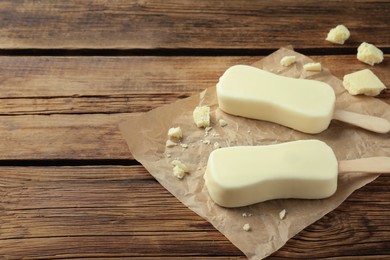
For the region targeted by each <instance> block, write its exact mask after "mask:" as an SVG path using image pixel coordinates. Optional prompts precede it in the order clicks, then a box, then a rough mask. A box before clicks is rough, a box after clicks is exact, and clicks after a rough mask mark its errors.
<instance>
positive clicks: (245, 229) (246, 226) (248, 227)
mask: <svg viewBox="0 0 390 260" xmlns="http://www.w3.org/2000/svg"><path fill="white" fill-rule="evenodd" d="M242 229H243V230H244V231H246V232H248V231H250V230H251V226H250V225H249V224H248V223H246V224H245V225H244V226H243V227H242Z"/></svg>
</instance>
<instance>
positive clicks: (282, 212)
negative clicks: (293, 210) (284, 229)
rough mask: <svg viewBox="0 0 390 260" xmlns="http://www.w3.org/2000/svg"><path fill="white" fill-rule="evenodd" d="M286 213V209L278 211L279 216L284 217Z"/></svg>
mask: <svg viewBox="0 0 390 260" xmlns="http://www.w3.org/2000/svg"><path fill="white" fill-rule="evenodd" d="M286 214H287V212H286V210H285V209H283V210H282V211H280V212H279V218H280V219H284V218H285V217H286Z"/></svg>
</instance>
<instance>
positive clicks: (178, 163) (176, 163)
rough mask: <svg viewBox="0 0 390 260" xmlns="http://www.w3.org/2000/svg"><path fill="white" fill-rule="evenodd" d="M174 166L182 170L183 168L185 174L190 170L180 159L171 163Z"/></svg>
mask: <svg viewBox="0 0 390 260" xmlns="http://www.w3.org/2000/svg"><path fill="white" fill-rule="evenodd" d="M171 164H172V166H179V167H180V168H182V169H183V170H184V171H185V172H188V168H187V166H186V165H185V164H184V163H182V162H181V161H180V160H178V159H175V160H173V161H172V162H171Z"/></svg>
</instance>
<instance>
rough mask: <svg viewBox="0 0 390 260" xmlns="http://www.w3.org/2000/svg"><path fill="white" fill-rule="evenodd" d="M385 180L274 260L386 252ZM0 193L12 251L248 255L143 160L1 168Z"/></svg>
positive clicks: (7, 252)
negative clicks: (125, 163)
mask: <svg viewBox="0 0 390 260" xmlns="http://www.w3.org/2000/svg"><path fill="white" fill-rule="evenodd" d="M389 184H390V177H389V176H381V177H379V178H378V179H377V180H376V181H374V182H373V183H370V184H369V185H367V186H365V187H364V188H362V189H360V190H358V191H356V192H355V193H354V194H353V195H352V196H351V197H350V198H349V199H348V200H347V201H345V202H344V203H343V204H342V205H341V206H340V207H339V208H338V209H336V210H335V211H333V212H331V213H329V214H328V215H326V216H325V217H324V218H322V219H321V220H319V221H317V222H316V223H314V224H313V225H311V226H309V227H308V228H306V229H305V230H304V231H302V232H301V233H299V234H298V235H297V236H295V237H294V238H293V239H291V240H290V241H289V242H288V243H287V244H286V245H285V246H284V247H283V248H282V249H281V250H279V251H278V252H276V253H275V254H274V255H273V256H272V258H271V259H273V258H275V259H284V258H294V259H296V258H307V257H310V258H311V259H318V258H326V257H333V256H334V255H337V256H339V257H340V258H341V259H342V258H343V257H350V256H355V257H356V256H358V257H363V256H369V257H370V256H371V257H377V258H379V257H380V256H385V255H388V254H390V248H389V247H388V236H389V230H390V221H389V218H388V215H389V213H390V207H389V196H390V191H389V189H388V188H387V187H388V185H389ZM0 198H1V199H0V227H1V233H0V255H2V256H4V257H5V258H6V259H18V258H21V257H27V258H29V259H30V258H34V259H35V258H39V259H56V258H73V257H78V258H110V257H141V259H144V258H145V259H147V258H148V257H156V256H159V257H166V258H170V257H185V256H187V257H202V259H203V257H204V256H209V257H210V259H212V258H211V256H217V257H221V256H225V257H238V258H240V259H244V257H243V255H242V253H241V252H240V251H239V250H237V249H236V248H235V247H234V246H233V245H232V244H231V243H230V242H229V241H228V240H227V239H226V238H225V237H224V236H223V235H221V234H220V233H219V232H218V231H216V230H215V229H214V228H213V227H212V226H211V224H209V223H208V222H207V221H205V220H203V219H202V218H200V217H199V216H197V215H196V214H195V213H194V212H192V211H191V210H189V209H187V208H186V207H185V206H184V205H183V204H181V203H180V202H179V201H177V199H176V198H174V197H173V196H172V195H171V194H170V193H169V192H168V191H166V190H165V189H164V188H163V187H162V186H161V185H160V184H158V183H157V182H156V181H155V179H154V178H153V177H152V176H151V175H149V174H148V173H147V172H146V170H145V169H144V168H143V167H141V166H84V167H1V168H0ZM362 205H364V207H362ZM167 208H169V210H167ZM239 232H243V231H241V230H240V231H239ZM308 248H311V249H312V250H310V251H308Z"/></svg>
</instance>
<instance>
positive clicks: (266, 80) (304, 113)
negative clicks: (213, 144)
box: [217, 65, 336, 133]
mask: <svg viewBox="0 0 390 260" xmlns="http://www.w3.org/2000/svg"><path fill="white" fill-rule="evenodd" d="M217 96H218V103H219V108H220V109H221V110H223V111H224V112H226V113H229V114H232V115H236V116H243V117H248V118H253V119H259V120H266V121H271V122H274V123H278V124H281V125H284V126H287V127H291V128H294V129H296V130H299V131H302V132H305V133H319V132H322V131H323V130H325V129H327V128H328V126H329V123H330V121H331V119H332V116H333V109H334V104H335V100H336V97H335V94H334V91H333V89H332V87H330V86H329V85H328V84H326V83H323V82H320V81H315V80H308V79H294V78H288V77H283V76H278V75H276V74H273V73H270V72H267V71H264V70H261V69H258V68H255V67H251V66H246V65H236V66H233V67H230V68H229V69H228V70H226V72H225V73H224V74H223V76H222V77H221V78H220V80H219V82H218V84H217Z"/></svg>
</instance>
